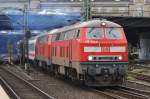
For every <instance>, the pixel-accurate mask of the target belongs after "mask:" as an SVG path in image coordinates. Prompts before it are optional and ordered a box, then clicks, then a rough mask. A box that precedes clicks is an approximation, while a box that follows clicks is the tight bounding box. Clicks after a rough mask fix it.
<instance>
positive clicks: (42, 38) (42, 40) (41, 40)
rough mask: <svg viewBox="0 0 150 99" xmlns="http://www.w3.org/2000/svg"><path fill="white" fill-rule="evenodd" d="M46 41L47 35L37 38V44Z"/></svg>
mask: <svg viewBox="0 0 150 99" xmlns="http://www.w3.org/2000/svg"><path fill="white" fill-rule="evenodd" d="M47 40H48V36H47V35H44V36H41V37H39V42H46V41H47Z"/></svg>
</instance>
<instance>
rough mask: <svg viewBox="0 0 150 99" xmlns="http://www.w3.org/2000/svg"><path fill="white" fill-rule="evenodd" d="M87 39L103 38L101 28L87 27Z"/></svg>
mask: <svg viewBox="0 0 150 99" xmlns="http://www.w3.org/2000/svg"><path fill="white" fill-rule="evenodd" d="M86 37H87V38H88V39H102V38H104V31H103V28H88V32H87V36H86Z"/></svg>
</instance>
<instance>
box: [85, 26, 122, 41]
mask: <svg viewBox="0 0 150 99" xmlns="http://www.w3.org/2000/svg"><path fill="white" fill-rule="evenodd" d="M86 37H87V38H88V39H103V38H108V39H122V37H123V35H122V28H116V27H106V28H88V31H87V35H86Z"/></svg>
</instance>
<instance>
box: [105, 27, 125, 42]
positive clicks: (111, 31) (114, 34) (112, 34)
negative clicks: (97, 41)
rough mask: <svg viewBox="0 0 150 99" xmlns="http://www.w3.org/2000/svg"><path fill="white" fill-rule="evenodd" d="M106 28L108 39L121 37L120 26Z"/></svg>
mask: <svg viewBox="0 0 150 99" xmlns="http://www.w3.org/2000/svg"><path fill="white" fill-rule="evenodd" d="M106 30H107V38H109V39H121V38H122V32H121V28H115V27H111V28H106Z"/></svg>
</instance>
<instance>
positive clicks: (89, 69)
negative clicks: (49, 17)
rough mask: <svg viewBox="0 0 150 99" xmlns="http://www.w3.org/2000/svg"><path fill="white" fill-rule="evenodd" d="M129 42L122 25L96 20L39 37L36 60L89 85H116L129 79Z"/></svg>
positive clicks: (57, 72) (56, 71)
mask: <svg viewBox="0 0 150 99" xmlns="http://www.w3.org/2000/svg"><path fill="white" fill-rule="evenodd" d="M42 38H43V39H42ZM127 45H128V44H127V40H126V37H125V33H124V31H123V28H122V27H121V26H120V25H118V24H116V23H113V22H110V21H100V20H93V21H88V22H82V23H79V24H75V25H72V26H67V27H64V28H61V29H57V30H53V31H50V32H49V33H48V34H45V35H43V36H41V37H39V39H38V42H37V53H36V54H37V55H36V56H37V57H36V61H37V62H38V63H39V65H40V66H43V67H47V68H49V69H50V70H51V71H53V72H55V74H63V75H65V76H66V77H68V78H71V79H72V80H80V81H83V82H84V83H85V84H86V85H89V86H116V85H121V84H123V83H124V81H125V79H126V69H127V63H128V52H127Z"/></svg>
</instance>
